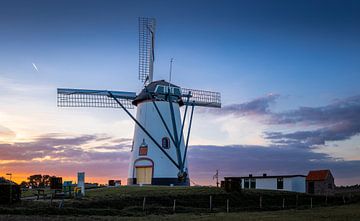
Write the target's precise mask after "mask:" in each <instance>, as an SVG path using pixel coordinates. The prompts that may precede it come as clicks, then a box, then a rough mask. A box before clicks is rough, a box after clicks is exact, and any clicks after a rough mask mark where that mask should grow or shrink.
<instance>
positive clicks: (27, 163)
mask: <svg viewBox="0 0 360 221" xmlns="http://www.w3.org/2000/svg"><path fill="white" fill-rule="evenodd" d="M99 140H101V142H100V143H99ZM89 145H91V148H85V146H89ZM130 146H131V139H123V138H120V139H119V138H117V139H115V138H112V137H110V136H104V135H81V136H75V137H66V136H65V135H62V134H45V135H42V136H39V137H37V138H36V139H34V141H32V142H22V143H20V142H19V143H14V144H0V170H1V171H12V172H13V173H14V174H17V173H21V174H27V175H29V174H32V173H46V174H50V175H58V176H75V175H76V172H77V171H85V172H86V173H87V177H88V180H91V179H92V178H94V177H102V180H107V179H110V178H111V179H113V178H123V179H124V178H126V177H127V171H128V162H129V158H130ZM188 157H189V165H190V178H192V179H193V181H194V182H200V183H202V184H209V183H211V182H212V176H213V175H214V174H213V173H214V172H215V170H217V169H219V170H220V173H221V175H222V176H243V175H247V174H249V173H253V174H260V175H261V174H262V173H268V174H269V175H270V174H304V175H306V174H307V172H308V171H309V170H311V169H327V168H329V169H331V170H332V171H333V172H334V175H335V177H336V180H337V182H338V183H349V182H360V175H359V174H358V172H357V171H359V170H360V161H345V160H342V159H339V158H333V157H331V156H329V155H327V154H325V153H315V152H313V151H312V150H311V149H306V148H299V146H296V144H294V145H289V146H284V145H271V146H261V145H257V146H255V145H231V146H210V145H203V146H191V147H190V148H189V153H188Z"/></svg>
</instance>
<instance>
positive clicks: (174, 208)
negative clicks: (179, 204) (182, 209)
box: [173, 200, 176, 213]
mask: <svg viewBox="0 0 360 221" xmlns="http://www.w3.org/2000/svg"><path fill="white" fill-rule="evenodd" d="M175 210H176V200H174V205H173V212H174V213H175Z"/></svg>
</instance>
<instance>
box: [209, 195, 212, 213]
mask: <svg viewBox="0 0 360 221" xmlns="http://www.w3.org/2000/svg"><path fill="white" fill-rule="evenodd" d="M209 207H210V212H211V211H212V196H211V195H210V205H209Z"/></svg>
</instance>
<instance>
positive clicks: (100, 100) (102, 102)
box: [57, 88, 136, 109]
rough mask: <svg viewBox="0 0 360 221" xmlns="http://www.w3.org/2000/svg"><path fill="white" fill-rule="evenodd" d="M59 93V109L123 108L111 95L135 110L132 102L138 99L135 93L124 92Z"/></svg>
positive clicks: (66, 90)
mask: <svg viewBox="0 0 360 221" xmlns="http://www.w3.org/2000/svg"><path fill="white" fill-rule="evenodd" d="M57 92H58V93H57V106H58V107H99V108H121V106H120V105H119V104H118V103H117V102H116V101H115V100H114V98H112V97H110V93H111V94H113V96H114V97H116V98H117V99H118V100H119V101H120V102H121V104H122V105H124V107H125V108H127V109H133V108H134V106H133V105H132V103H131V102H132V100H133V99H135V97H136V93H134V92H123V91H106V90H84V89H67V88H58V91H57ZM109 92H110V93H109Z"/></svg>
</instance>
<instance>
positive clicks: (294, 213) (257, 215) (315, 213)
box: [0, 204, 360, 221]
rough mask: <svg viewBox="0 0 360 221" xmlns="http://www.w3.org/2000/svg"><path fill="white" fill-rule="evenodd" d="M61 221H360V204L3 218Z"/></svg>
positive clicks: (13, 220) (12, 216) (3, 216)
mask: <svg viewBox="0 0 360 221" xmlns="http://www.w3.org/2000/svg"><path fill="white" fill-rule="evenodd" d="M2 220H12V221H19V220H24V221H33V220H43V221H59V220H75V221H85V220H119V221H122V220H133V221H142V220H148V221H157V220H160V221H161V220H174V221H183V220H201V221H213V220H214V221H215V220H224V221H231V220H239V221H242V220H244V221H245V220H249V221H255V220H262V221H283V220H293V221H300V220H301V221H302V220H309V221H323V220H324V221H325V220H326V221H343V220H347V221H358V220H360V204H351V205H345V206H335V207H321V208H315V209H307V210H282V211H265V212H234V213H207V214H172V215H148V216H142V217H121V216H96V215H95V216H86V215H84V216H24V215H0V221H2Z"/></svg>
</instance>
